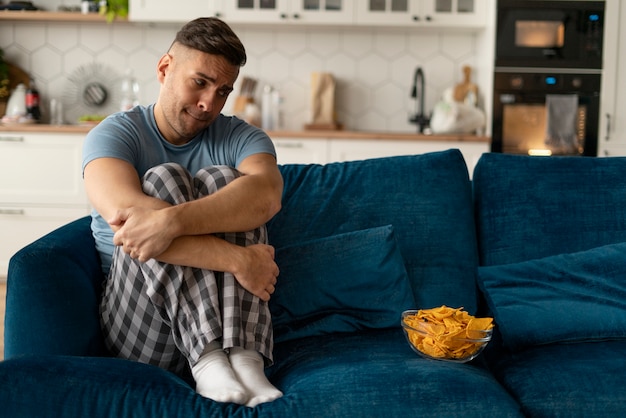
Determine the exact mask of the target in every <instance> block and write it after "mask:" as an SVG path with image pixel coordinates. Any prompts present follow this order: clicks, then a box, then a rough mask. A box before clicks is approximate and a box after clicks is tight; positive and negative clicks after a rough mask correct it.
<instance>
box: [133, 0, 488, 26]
mask: <svg viewBox="0 0 626 418" xmlns="http://www.w3.org/2000/svg"><path fill="white" fill-rule="evenodd" d="M487 7H488V1H487V0H185V1H184V2H172V1H171V0H130V1H129V12H130V16H129V20H131V21H136V22H186V21H189V20H191V19H194V18H196V17H198V16H217V17H219V18H221V19H224V20H225V21H226V22H228V23H261V24H314V25H316V24H334V25H368V26H369V25H380V26H418V27H424V28H426V27H434V28H437V27H438V28H442V27H448V28H453V27H458V28H483V27H485V26H486V25H487Z"/></svg>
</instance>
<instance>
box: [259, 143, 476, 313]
mask: <svg viewBox="0 0 626 418" xmlns="http://www.w3.org/2000/svg"><path fill="white" fill-rule="evenodd" d="M280 169H281V172H282V174H283V178H284V181H285V188H284V193H283V207H282V210H281V211H280V212H279V213H278V214H277V215H276V216H275V217H274V219H272V221H271V222H270V223H269V224H268V231H269V239H270V243H271V244H272V245H274V246H275V247H276V248H281V247H286V246H289V245H294V244H297V243H300V242H305V241H310V240H313V239H317V238H323V237H329V236H333V235H337V234H340V233H345V232H352V231H358V230H363V229H368V228H374V227H378V226H381V225H393V228H394V232H395V236H396V239H397V242H398V247H399V249H400V252H401V254H402V258H403V259H404V261H405V266H406V270H407V274H408V276H409V280H410V282H411V288H412V290H413V296H414V298H415V301H416V306H415V307H417V308H432V307H435V306H440V305H443V304H447V305H448V306H455V307H458V306H464V307H465V308H466V309H467V310H468V311H470V312H472V311H474V310H475V309H476V283H475V277H474V274H475V269H476V265H477V253H476V235H475V228H474V219H473V208H472V196H471V186H470V181H469V176H468V173H467V167H466V165H465V161H464V160H463V156H462V155H461V153H460V151H459V150H449V151H443V152H435V153H429V154H423V155H415V156H402V157H388V158H379V159H370V160H364V161H349V162H344V163H333V164H328V165H325V166H320V165H286V166H281V167H280Z"/></svg>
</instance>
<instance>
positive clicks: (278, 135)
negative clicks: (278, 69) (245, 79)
mask: <svg viewBox="0 0 626 418" xmlns="http://www.w3.org/2000/svg"><path fill="white" fill-rule="evenodd" d="M92 127H93V126H90V125H87V126H84V125H45V124H34V125H13V124H12V125H3V124H0V133H3V132H6V133H10V132H26V133H43V134H45V133H54V134H57V133H68V134H81V133H82V134H86V133H87V132H89V130H90V129H91V128H92ZM267 134H268V135H269V136H270V138H273V139H347V140H400V141H433V142H479V143H483V142H485V143H486V142H490V141H491V138H490V137H488V136H484V135H470V134H442V135H423V134H418V133H401V132H370V131H343V130H337V131H333V130H328V131H327V130H303V131H267Z"/></svg>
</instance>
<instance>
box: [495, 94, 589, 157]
mask: <svg viewBox="0 0 626 418" xmlns="http://www.w3.org/2000/svg"><path fill="white" fill-rule="evenodd" d="M586 118H587V108H586V106H579V107H578V115H577V118H576V127H575V129H576V142H575V143H574V144H572V146H571V147H565V146H561V147H558V146H554V145H550V144H548V143H547V142H549V141H547V135H546V131H547V129H546V123H547V112H546V106H545V105H543V104H506V105H504V107H503V117H502V151H503V152H505V153H510V154H530V155H581V154H582V153H583V149H584V141H585V122H586Z"/></svg>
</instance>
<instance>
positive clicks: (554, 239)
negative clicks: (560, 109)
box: [473, 153, 626, 265]
mask: <svg viewBox="0 0 626 418" xmlns="http://www.w3.org/2000/svg"><path fill="white" fill-rule="evenodd" d="M473 184H474V195H475V205H476V225H477V229H478V242H479V252H480V262H481V265H495V264H508V263H516V262H519V261H526V260H533V259H538V258H542V257H547V256H551V255H558V254H565V253H573V252H577V251H583V250H588V249H591V248H595V247H600V246H603V245H607V244H614V243H618V242H626V210H624V208H626V158H622V157H613V158H581V157H550V158H542V157H528V156H520V155H509V154H497V153H490V154H483V156H482V157H481V159H480V160H479V162H478V164H477V165H476V169H475V171H474V176H473Z"/></svg>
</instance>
